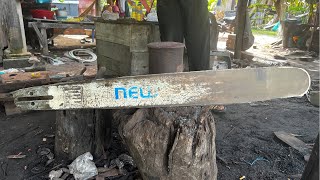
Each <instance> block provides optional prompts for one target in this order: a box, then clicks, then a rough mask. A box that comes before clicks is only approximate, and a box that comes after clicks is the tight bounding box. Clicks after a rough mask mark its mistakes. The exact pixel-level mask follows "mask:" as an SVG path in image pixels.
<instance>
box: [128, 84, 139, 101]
mask: <svg viewBox="0 0 320 180" xmlns="http://www.w3.org/2000/svg"><path fill="white" fill-rule="evenodd" d="M129 97H130V98H132V99H138V87H136V86H133V87H131V88H130V89H129Z"/></svg>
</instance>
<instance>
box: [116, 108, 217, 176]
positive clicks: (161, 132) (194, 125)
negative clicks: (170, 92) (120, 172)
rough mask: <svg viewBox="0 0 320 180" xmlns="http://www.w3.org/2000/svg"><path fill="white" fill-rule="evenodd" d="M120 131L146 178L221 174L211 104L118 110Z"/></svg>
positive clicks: (117, 116) (117, 117)
mask: <svg viewBox="0 0 320 180" xmlns="http://www.w3.org/2000/svg"><path fill="white" fill-rule="evenodd" d="M114 118H115V119H117V120H118V121H120V126H119V133H120V136H121V137H122V139H123V140H124V142H125V143H126V145H127V148H128V150H129V152H130V155H131V156H132V157H133V159H134V160H135V163H136V164H137V167H138V168H139V171H140V173H141V175H142V178H143V179H144V180H151V179H158V180H164V179H166V180H185V179H210V180H215V179H216V178H217V165H216V148H215V135H216V131H215V124H214V119H213V116H212V114H211V112H210V107H179V108H151V109H139V110H137V111H136V112H135V113H134V114H133V115H130V114H125V113H123V111H117V112H116V113H115V114H114Z"/></svg>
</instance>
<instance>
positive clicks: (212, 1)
mask: <svg viewBox="0 0 320 180" xmlns="http://www.w3.org/2000/svg"><path fill="white" fill-rule="evenodd" d="M217 2H218V0H208V10H209V11H213V8H214V6H215V5H216V4H217Z"/></svg>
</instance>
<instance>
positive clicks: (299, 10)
mask: <svg viewBox="0 0 320 180" xmlns="http://www.w3.org/2000/svg"><path fill="white" fill-rule="evenodd" d="M308 6H309V4H308V3H306V1H305V0H302V1H301V0H287V7H288V8H287V12H288V13H289V14H291V15H298V14H303V13H307V12H308V10H309V7H308Z"/></svg>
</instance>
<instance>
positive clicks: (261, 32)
mask: <svg viewBox="0 0 320 180" xmlns="http://www.w3.org/2000/svg"><path fill="white" fill-rule="evenodd" d="M252 33H253V34H254V35H267V36H277V32H275V31H270V30H264V29H252Z"/></svg>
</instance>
